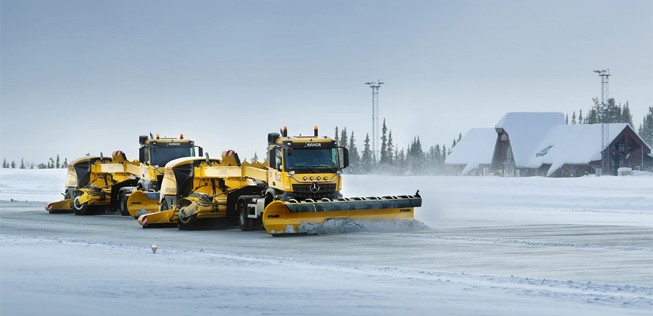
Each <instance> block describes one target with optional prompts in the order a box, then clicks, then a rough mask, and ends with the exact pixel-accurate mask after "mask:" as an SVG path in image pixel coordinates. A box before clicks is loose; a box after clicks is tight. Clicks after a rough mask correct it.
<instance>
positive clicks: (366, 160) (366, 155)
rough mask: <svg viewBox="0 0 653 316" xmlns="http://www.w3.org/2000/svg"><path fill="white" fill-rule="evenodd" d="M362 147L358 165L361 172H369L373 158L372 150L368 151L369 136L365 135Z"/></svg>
mask: <svg viewBox="0 0 653 316" xmlns="http://www.w3.org/2000/svg"><path fill="white" fill-rule="evenodd" d="M364 146H365V147H364V149H363V156H362V157H361V164H360V165H361V169H362V171H363V172H369V171H370V170H371V168H372V165H373V164H374V157H372V150H370V134H365V141H364Z"/></svg>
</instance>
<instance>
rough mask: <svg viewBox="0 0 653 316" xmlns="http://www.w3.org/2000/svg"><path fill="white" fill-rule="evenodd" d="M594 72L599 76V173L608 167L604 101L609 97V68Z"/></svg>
mask: <svg viewBox="0 0 653 316" xmlns="http://www.w3.org/2000/svg"><path fill="white" fill-rule="evenodd" d="M594 72H595V73H597V74H598V75H599V76H600V77H601V107H600V111H601V112H600V113H599V119H600V120H601V173H605V172H607V170H608V169H609V168H610V166H609V161H608V160H609V159H608V150H606V147H607V146H609V145H610V126H609V125H608V124H606V121H607V120H608V117H607V114H608V104H607V103H606V101H607V100H608V98H609V96H608V94H609V93H608V92H609V85H608V82H609V79H610V68H608V69H602V70H594Z"/></svg>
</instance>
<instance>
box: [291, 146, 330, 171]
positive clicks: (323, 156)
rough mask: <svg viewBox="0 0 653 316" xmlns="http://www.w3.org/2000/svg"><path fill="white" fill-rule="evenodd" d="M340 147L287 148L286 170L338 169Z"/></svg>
mask: <svg viewBox="0 0 653 316" xmlns="http://www.w3.org/2000/svg"><path fill="white" fill-rule="evenodd" d="M338 166H339V163H338V149H337V148H326V149H292V150H286V170H289V171H290V170H307V171H310V172H317V171H327V172H328V171H329V170H333V169H338Z"/></svg>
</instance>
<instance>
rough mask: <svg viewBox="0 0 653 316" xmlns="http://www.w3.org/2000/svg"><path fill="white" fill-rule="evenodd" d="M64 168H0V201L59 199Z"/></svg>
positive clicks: (47, 200) (64, 177)
mask: <svg viewBox="0 0 653 316" xmlns="http://www.w3.org/2000/svg"><path fill="white" fill-rule="evenodd" d="M66 172H67V170H66V169H0V201H11V200H14V201H37V202H52V201H58V200H61V199H62V198H63V197H62V195H61V193H62V192H64V183H65V181H66Z"/></svg>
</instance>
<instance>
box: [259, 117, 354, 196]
mask: <svg viewBox="0 0 653 316" xmlns="http://www.w3.org/2000/svg"><path fill="white" fill-rule="evenodd" d="M318 135H319V134H318V130H317V127H314V129H313V135H311V136H292V137H288V131H287V129H286V128H284V129H282V130H281V133H279V134H278V133H270V134H268V174H267V177H268V179H267V183H268V185H269V186H270V188H271V189H272V190H273V191H274V192H273V194H274V199H281V200H284V201H289V200H298V201H300V200H307V199H311V200H320V199H324V198H327V199H336V198H339V197H341V194H340V189H341V186H342V180H341V177H340V175H341V174H342V172H343V169H345V168H346V167H347V166H348V165H349V152H348V150H347V148H345V147H340V146H338V143H337V142H336V141H335V140H334V139H332V138H329V137H326V136H318Z"/></svg>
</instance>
